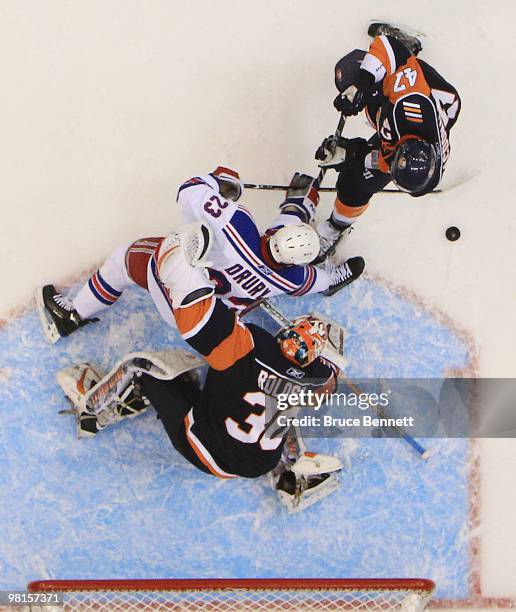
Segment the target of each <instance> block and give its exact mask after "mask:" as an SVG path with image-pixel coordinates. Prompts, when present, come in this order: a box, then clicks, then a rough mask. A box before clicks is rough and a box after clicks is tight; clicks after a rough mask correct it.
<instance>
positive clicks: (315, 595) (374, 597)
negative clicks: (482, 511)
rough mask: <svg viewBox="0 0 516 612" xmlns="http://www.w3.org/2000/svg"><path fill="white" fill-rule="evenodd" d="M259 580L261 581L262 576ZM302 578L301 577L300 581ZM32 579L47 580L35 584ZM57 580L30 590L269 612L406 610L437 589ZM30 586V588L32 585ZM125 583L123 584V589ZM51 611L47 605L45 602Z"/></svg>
mask: <svg viewBox="0 0 516 612" xmlns="http://www.w3.org/2000/svg"><path fill="white" fill-rule="evenodd" d="M258 582H259V581H258ZM299 582H300V583H302V581H299ZM34 584H38V585H43V586H42V587H41V588H39V587H38V588H34ZM55 584H56V583H53V585H52V588H49V587H48V586H47V587H45V586H44V583H32V585H30V587H29V588H30V590H32V591H35V590H39V591H45V590H51V591H56V590H61V591H63V595H64V608H61V609H64V610H65V611H71V610H74V611H80V612H83V611H84V612H87V611H98V610H102V611H104V610H109V611H114V612H116V611H117V610H119V611H122V610H123V611H127V610H130V611H132V610H134V611H151V610H152V611H153V612H154V611H160V610H167V611H169V610H174V611H182V612H183V611H184V612H188V611H194V610H195V611H198V610H205V611H209V612H219V611H224V612H226V611H229V610H253V611H254V612H261V611H263V612H265V611H267V612H270V611H276V610H278V611H279V610H282V611H292V612H298V611H299V612H301V611H302V612H308V611H314V612H315V611H317V612H320V611H324V610H373V611H374V610H382V611H383V610H399V611H403V612H419V611H420V610H424V609H425V607H426V604H427V603H428V601H429V599H430V597H431V593H432V590H433V586H434V585H433V583H431V582H430V581H423V580H421V581H419V584H407V585H406V586H405V587H403V585H402V584H396V585H395V586H394V585H393V587H392V588H388V587H386V585H385V584H383V585H381V586H376V585H374V584H371V586H370V587H367V585H360V586H358V587H354V586H352V585H351V586H349V587H346V585H345V584H342V585H340V586H335V585H331V586H325V585H324V584H323V585H320V586H317V587H316V586H310V587H303V586H299V585H295V586H287V587H282V588H274V587H260V586H256V587H254V588H253V587H249V586H245V587H244V586H242V587H239V586H238V585H235V586H231V587H228V586H224V587H222V586H221V587H219V588H217V587H213V588H207V587H205V586H204V587H202V588H195V586H192V587H190V588H180V589H178V588H172V587H170V588H167V587H166V585H164V586H163V587H160V588H159V589H157V588H153V589H152V590H149V589H148V588H146V587H145V585H141V587H140V588H135V587H131V586H130V583H129V581H128V584H127V585H125V586H124V585H122V586H120V585H117V587H109V586H107V585H106V586H105V587H102V586H101V585H99V586H98V588H96V589H95V590H82V591H81V587H80V584H79V583H78V584H77V586H70V587H67V588H65V589H59V588H56V586H55ZM31 587H32V588H31ZM122 589H123V590H122ZM45 609H46V610H47V612H50V610H49V608H45Z"/></svg>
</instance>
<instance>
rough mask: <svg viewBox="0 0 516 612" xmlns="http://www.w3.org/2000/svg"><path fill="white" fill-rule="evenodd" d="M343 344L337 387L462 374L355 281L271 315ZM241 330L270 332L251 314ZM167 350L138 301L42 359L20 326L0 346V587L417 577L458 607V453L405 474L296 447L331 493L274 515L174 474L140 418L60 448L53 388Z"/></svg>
mask: <svg viewBox="0 0 516 612" xmlns="http://www.w3.org/2000/svg"><path fill="white" fill-rule="evenodd" d="M275 303H276V304H277V305H278V306H279V307H280V308H281V309H282V310H284V312H285V313H286V314H287V315H288V316H292V315H297V314H302V313H305V312H309V311H313V310H317V311H319V312H322V313H324V314H325V315H327V316H329V317H331V318H334V319H336V320H338V321H339V322H340V323H341V324H343V325H344V326H345V328H346V329H347V332H348V333H347V338H346V354H347V358H348V361H349V368H348V370H347V375H348V376H349V377H350V378H353V377H359V378H364V377H375V376H383V377H398V378H430V377H441V376H443V375H444V373H445V371H446V370H449V369H451V368H453V369H460V368H464V367H466V366H467V365H468V364H469V360H470V356H469V355H468V348H467V346H466V345H465V343H464V341H463V340H462V339H461V338H460V337H458V335H457V334H456V333H455V332H454V331H453V330H451V329H448V328H447V327H446V326H445V325H444V324H443V323H442V322H440V321H438V320H437V318H436V317H433V316H432V315H431V314H430V313H427V312H425V311H423V310H422V309H420V307H418V306H417V305H415V304H413V303H412V302H410V301H409V300H407V299H406V298H404V297H402V296H400V295H398V294H396V293H395V292H394V291H392V290H389V289H386V288H384V287H382V286H380V285H378V284H377V283H375V282H373V281H370V280H365V279H364V280H361V281H360V282H359V283H356V284H354V285H351V286H350V287H349V288H347V289H346V290H343V291H341V292H340V293H338V294H336V295H335V296H333V297H331V298H321V296H305V297H303V298H297V299H295V300H293V299H291V298H290V299H289V298H288V297H285V298H278V299H277V300H275ZM253 320H254V321H255V322H258V323H261V324H262V325H264V326H265V327H269V328H270V329H273V327H272V325H271V321H270V319H268V317H267V315H265V314H264V313H263V312H261V311H257V312H255V313H254V314H253ZM170 346H184V345H183V342H182V340H181V339H180V337H179V335H178V334H177V333H176V332H175V331H174V330H173V329H171V328H169V327H167V326H166V325H165V324H164V323H163V322H162V320H161V319H160V316H159V314H158V313H157V311H156V310H155V309H154V306H153V305H152V303H151V301H150V299H149V298H148V296H147V295H146V293H145V292H144V291H142V290H140V289H133V290H129V291H126V292H125V293H124V295H123V296H122V298H121V299H120V301H119V302H118V303H117V305H115V306H114V307H113V308H111V309H110V310H109V311H108V312H107V313H106V314H105V315H102V320H101V322H100V323H97V324H95V325H90V326H88V327H87V328H85V329H84V330H80V331H79V332H77V333H75V334H74V335H73V336H70V337H69V338H66V339H63V340H62V341H60V342H59V343H58V344H56V345H53V346H50V345H48V344H47V343H46V342H45V340H44V338H43V334H42V332H41V330H40V323H39V319H38V316H37V314H36V313H35V312H30V313H29V314H26V315H24V316H23V317H21V318H19V319H15V320H13V321H11V322H10V323H9V324H8V325H7V326H6V327H4V328H3V329H2V330H1V331H0V350H1V354H2V362H1V363H0V398H1V402H0V406H1V408H0V439H1V448H2V457H3V466H2V470H1V471H0V498H1V500H2V503H1V505H0V542H1V543H2V544H1V547H2V548H1V553H2V554H1V555H0V588H2V589H22V588H24V586H25V585H26V583H27V582H28V581H29V580H35V579H44V578H59V579H67V578H68V579H72V578H81V579H87V578H180V577H186V578H193V577H196V578H210V577H242V578H254V577H292V578H295V577H326V578H328V577H329V578H332V577H389V576H390V577H414V576H418V577H425V578H432V579H434V580H435V581H436V582H437V584H438V589H437V596H438V597H442V598H450V599H453V598H463V597H467V596H468V573H469V543H468V536H467V525H468V507H469V506H468V503H469V499H468V480H467V479H468V470H467V456H468V455H467V453H468V443H467V440H458V439H453V440H452V439H448V440H443V439H432V440H427V441H426V443H427V444H428V446H429V447H431V448H432V450H433V451H434V452H433V456H432V458H431V459H430V460H429V461H428V462H422V461H420V460H419V459H418V458H417V456H416V455H415V454H414V451H413V450H411V449H410V447H408V445H406V444H404V443H403V442H402V441H401V440H398V439H355V440H348V439H331V440H329V439H310V440H309V441H308V444H309V446H310V450H316V451H320V452H326V453H328V454H333V455H337V456H338V457H339V458H340V459H341V460H342V462H343V464H344V466H345V467H344V471H343V473H342V475H341V488H340V489H339V490H338V491H337V493H335V494H333V495H331V496H329V497H327V498H326V499H324V500H323V501H322V502H320V503H319V504H317V505H315V506H313V507H312V508H309V509H307V510H306V511H303V512H301V513H300V514H297V515H291V516H289V515H287V513H286V511H285V510H284V509H283V508H282V507H281V506H280V505H279V502H278V501H277V499H276V496H275V494H274V492H273V491H272V490H271V489H270V488H269V485H268V483H267V480H266V479H265V478H262V479H257V480H244V479H242V480H234V481H233V480H232V481H219V480H216V479H215V478H213V477H211V476H207V475H205V474H203V473H201V472H199V471H198V470H196V469H195V468H194V467H192V466H191V465H189V464H188V463H186V462H185V461H184V460H183V459H182V457H181V456H179V455H178V454H177V453H176V452H175V451H174V449H173V448H172V446H171V444H170V443H169V440H168V438H167V436H166V434H165V432H164V431H163V429H162V427H161V425H160V423H159V421H157V420H156V417H155V413H154V412H153V411H150V412H149V413H148V414H146V415H144V416H141V417H139V418H138V419H135V420H131V421H126V422H123V423H120V424H118V425H116V426H114V427H112V428H111V429H107V430H106V431H103V432H101V433H100V434H99V435H98V436H96V437H95V438H93V439H89V440H78V439H77V438H76V435H75V423H74V419H73V417H72V416H69V415H59V414H58V411H59V410H61V409H63V408H66V407H67V403H66V400H65V398H64V396H63V395H62V393H61V390H60V389H59V387H58V386H57V384H56V382H55V376H56V373H57V372H58V371H59V370H60V369H61V368H63V367H66V366H68V365H70V364H72V363H76V362H79V361H92V362H94V363H98V364H99V365H101V366H103V367H104V368H105V369H107V368H108V367H110V366H111V365H113V364H114V362H115V361H116V360H117V359H118V358H119V357H121V356H122V355H123V354H125V353H128V352H130V351H135V350H160V349H164V348H167V347H170Z"/></svg>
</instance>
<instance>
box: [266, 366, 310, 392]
mask: <svg viewBox="0 0 516 612" xmlns="http://www.w3.org/2000/svg"><path fill="white" fill-rule="evenodd" d="M258 387H259V388H260V389H261V390H262V391H263V392H264V393H265V395H271V396H273V397H277V396H278V394H280V393H287V394H291V393H293V394H299V393H300V392H301V391H302V390H303V388H304V386H303V385H300V384H297V383H295V382H293V381H291V380H287V379H285V378H280V377H278V376H276V375H275V374H271V373H270V372H267V370H260V373H259V374H258Z"/></svg>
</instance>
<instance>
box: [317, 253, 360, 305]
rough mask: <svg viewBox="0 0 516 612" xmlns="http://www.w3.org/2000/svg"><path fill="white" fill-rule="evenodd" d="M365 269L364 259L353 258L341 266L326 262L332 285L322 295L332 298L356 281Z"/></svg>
mask: <svg viewBox="0 0 516 612" xmlns="http://www.w3.org/2000/svg"><path fill="white" fill-rule="evenodd" d="M364 268H365V261H364V259H363V258H362V257H351V258H350V259H347V260H346V261H344V262H342V263H339V264H337V263H334V262H332V261H329V260H326V262H325V264H324V269H325V271H326V272H327V273H328V274H329V275H330V278H331V285H330V286H329V287H328V289H326V290H325V291H321V294H322V295H325V296H330V295H333V294H334V293H337V291H340V290H341V289H342V288H344V287H346V286H347V285H349V284H350V283H352V282H353V281H356V280H357V278H358V277H359V276H360V275H361V274H362V272H363V271H364Z"/></svg>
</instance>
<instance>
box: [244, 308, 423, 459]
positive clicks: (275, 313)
mask: <svg viewBox="0 0 516 612" xmlns="http://www.w3.org/2000/svg"><path fill="white" fill-rule="evenodd" d="M257 306H259V307H260V308H263V310H265V311H266V312H267V313H268V314H269V315H270V316H271V317H272V318H273V319H274V320H275V321H276V322H277V323H279V324H280V325H282V326H283V325H290V321H289V320H288V319H287V317H286V316H285V315H284V314H283V313H282V312H281V311H279V310H278V309H277V308H276V307H275V306H273V305H272V304H271V303H270V302H268V301H267V300H263V301H262V302H259V303H258V304H257V305H256V306H254V304H253V305H252V307H250V308H248V309H247V310H246V311H245V313H247V312H250V311H251V310H253V309H254V308H255V307H257ZM321 355H322V356H323V357H324V356H326V357H328V359H329V360H330V361H332V362H333V363H334V364H335V365H336V366H338V367H339V369H340V371H341V373H340V375H339V378H340V379H341V380H343V381H344V383H346V385H347V386H348V387H349V388H350V389H352V390H353V392H354V393H356V394H357V395H360V394H362V393H364V391H363V390H362V389H360V387H359V386H358V385H356V384H355V383H354V382H353V381H352V380H350V379H349V378H348V377H347V376H346V375H345V374H344V373H343V372H342V369H343V367H345V366H346V360H345V359H344V357H343V355H341V354H340V353H338V352H337V351H336V350H335V349H332V348H331V347H330V348H326V349H325V350H324V351H323V352H322V353H321ZM369 406H370V408H372V409H373V410H374V411H375V412H376V414H377V415H378V416H379V417H380V418H382V419H388V418H389V416H388V414H387V413H386V412H385V411H384V410H383V409H382V408H381V406H373V405H372V404H369ZM391 429H394V431H396V432H397V433H398V435H399V436H400V437H401V438H402V439H403V440H405V442H407V444H409V445H410V446H411V447H412V448H413V449H414V450H415V451H416V452H417V453H418V455H419V456H420V457H421V459H423V460H425V461H426V460H427V459H428V457H429V456H430V454H429V452H428V450H426V449H425V448H424V447H423V446H421V444H419V442H418V441H417V440H415V439H414V438H413V437H412V436H411V435H410V434H408V433H407V432H406V431H405V429H404V428H403V427H400V426H398V425H393V426H391Z"/></svg>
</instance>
